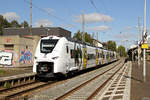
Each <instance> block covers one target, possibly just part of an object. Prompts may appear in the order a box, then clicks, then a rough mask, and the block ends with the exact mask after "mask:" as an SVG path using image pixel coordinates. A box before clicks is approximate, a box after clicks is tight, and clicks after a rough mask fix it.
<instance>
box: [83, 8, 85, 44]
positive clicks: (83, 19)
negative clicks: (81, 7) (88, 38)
mask: <svg viewBox="0 0 150 100" xmlns="http://www.w3.org/2000/svg"><path fill="white" fill-rule="evenodd" d="M84 24H85V23H84V12H83V11H82V42H85V34H84Z"/></svg>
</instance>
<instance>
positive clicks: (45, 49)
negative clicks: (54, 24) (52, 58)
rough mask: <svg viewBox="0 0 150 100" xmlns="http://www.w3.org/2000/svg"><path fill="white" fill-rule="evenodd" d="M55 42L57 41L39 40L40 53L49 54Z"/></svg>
mask: <svg viewBox="0 0 150 100" xmlns="http://www.w3.org/2000/svg"><path fill="white" fill-rule="evenodd" d="M57 42H58V39H47V40H41V53H51V52H52V51H53V49H54V47H55V46H56V43H57Z"/></svg>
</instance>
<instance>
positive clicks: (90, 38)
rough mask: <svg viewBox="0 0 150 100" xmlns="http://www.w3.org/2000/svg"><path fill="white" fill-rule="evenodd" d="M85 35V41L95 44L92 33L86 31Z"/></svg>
mask: <svg viewBox="0 0 150 100" xmlns="http://www.w3.org/2000/svg"><path fill="white" fill-rule="evenodd" d="M84 37H85V42H88V43H90V44H93V39H92V37H91V35H90V34H88V33H87V32H86V33H84Z"/></svg>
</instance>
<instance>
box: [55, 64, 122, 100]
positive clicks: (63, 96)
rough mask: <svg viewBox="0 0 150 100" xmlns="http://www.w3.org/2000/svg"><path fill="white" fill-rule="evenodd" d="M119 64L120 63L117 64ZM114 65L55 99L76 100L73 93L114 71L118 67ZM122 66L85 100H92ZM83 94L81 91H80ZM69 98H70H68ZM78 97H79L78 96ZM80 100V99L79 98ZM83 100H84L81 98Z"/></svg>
mask: <svg viewBox="0 0 150 100" xmlns="http://www.w3.org/2000/svg"><path fill="white" fill-rule="evenodd" d="M119 64H120V63H119ZM119 64H117V65H115V66H114V67H112V68H110V69H108V70H107V71H105V72H103V73H100V74H99V75H97V76H95V77H93V78H92V79H90V80H88V81H86V82H84V83H83V84H81V85H79V86H77V87H75V88H73V89H72V90H70V91H68V92H67V93H65V94H63V95H62V96H60V97H58V98H56V100H64V99H67V100H69V99H70V100H71V99H77V98H78V97H77V98H76V97H75V98H74V97H73V96H77V95H74V93H75V92H78V91H82V90H83V89H82V88H84V87H86V86H87V85H88V84H90V83H92V82H93V81H94V80H96V79H97V78H99V77H101V76H102V75H104V74H105V73H108V72H109V71H111V70H113V69H115V67H118V65H119ZM123 66H124V64H123V65H121V67H120V68H119V69H117V70H116V71H115V72H114V73H113V74H112V75H111V76H110V77H109V78H108V79H107V80H106V81H105V82H104V83H103V84H102V85H100V86H99V87H97V89H96V90H95V91H94V92H93V93H92V94H88V93H87V94H88V95H89V96H88V97H86V100H92V99H93V97H95V96H96V95H97V94H98V93H99V91H101V89H102V88H103V87H104V86H105V85H106V84H107V83H108V82H109V81H110V80H111V79H112V77H113V76H114V75H115V74H116V73H117V72H118V71H120V69H121V68H122V67H123ZM82 92H83V91H82ZM84 92H87V91H84ZM77 94H80V92H78V93H77ZM69 97H70V98H69ZM79 97H80V96H79ZM81 98H82V97H81ZM81 98H78V99H81ZM82 99H83V100H84V98H82Z"/></svg>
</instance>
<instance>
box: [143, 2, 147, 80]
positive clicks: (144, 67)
mask: <svg viewBox="0 0 150 100" xmlns="http://www.w3.org/2000/svg"><path fill="white" fill-rule="evenodd" d="M145 36H146V0H144V32H143V43H145V40H146V37H145ZM145 52H146V50H145V48H144V50H143V77H144V82H145V81H146V59H145V54H146V53H145Z"/></svg>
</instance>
